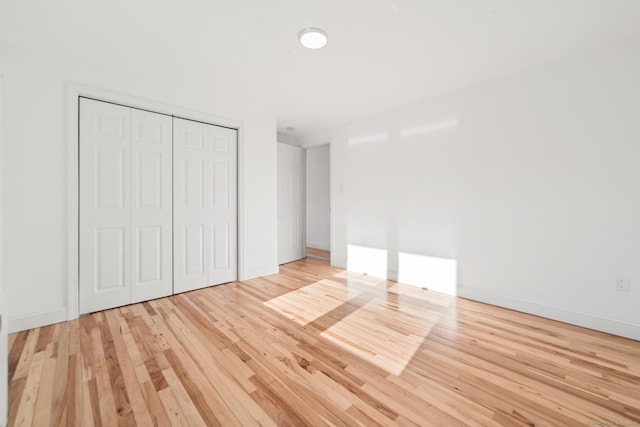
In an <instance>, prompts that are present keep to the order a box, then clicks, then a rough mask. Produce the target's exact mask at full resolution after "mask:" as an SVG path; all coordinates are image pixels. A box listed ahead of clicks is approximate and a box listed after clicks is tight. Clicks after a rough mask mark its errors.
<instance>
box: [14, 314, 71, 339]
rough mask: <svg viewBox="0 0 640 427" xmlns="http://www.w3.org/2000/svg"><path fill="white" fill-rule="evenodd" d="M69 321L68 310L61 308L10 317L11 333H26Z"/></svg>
mask: <svg viewBox="0 0 640 427" xmlns="http://www.w3.org/2000/svg"><path fill="white" fill-rule="evenodd" d="M66 320H67V308H66V307H59V308H52V309H50V310H44V311H38V312H36V313H26V314H18V315H10V316H9V324H8V325H7V326H8V328H9V333H10V334H12V333H14V332H20V331H25V330H27V329H33V328H39V327H41V326H47V325H53V324H54V323H59V322H64V321H66Z"/></svg>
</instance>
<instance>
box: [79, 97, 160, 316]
mask: <svg viewBox="0 0 640 427" xmlns="http://www.w3.org/2000/svg"><path fill="white" fill-rule="evenodd" d="M171 125H172V124H171V117H169V116H166V115H162V114H156V113H150V112H146V111H141V110H137V109H133V108H129V107H124V106H120V105H114V104H110V103H106V102H101V101H94V100H90V99H85V98H81V99H80V147H79V152H80V230H79V232H80V242H79V243H80V253H79V257H80V259H79V261H80V263H79V265H80V295H79V296H80V299H79V300H80V307H79V308H80V313H90V312H93V311H98V310H104V309H106V308H111V307H117V306H121V305H126V304H130V303H131V302H137V301H144V300H150V299H153V298H159V297H162V296H166V295H170V294H171V293H172V274H171V273H172V257H171V238H172V236H171V226H172V221H171V210H172V194H171V181H172V170H171V151H172V135H171Z"/></svg>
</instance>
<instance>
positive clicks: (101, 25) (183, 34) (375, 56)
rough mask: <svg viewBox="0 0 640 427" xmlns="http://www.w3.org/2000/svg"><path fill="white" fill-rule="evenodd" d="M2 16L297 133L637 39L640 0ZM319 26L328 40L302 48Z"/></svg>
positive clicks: (71, 3)
mask: <svg viewBox="0 0 640 427" xmlns="http://www.w3.org/2000/svg"><path fill="white" fill-rule="evenodd" d="M0 20H1V21H0V41H1V42H2V44H3V45H4V46H5V47H13V48H18V49H24V50H28V51H30V52H34V53H36V54H39V55H44V56H49V57H55V58H66V59H69V60H73V61H82V62H83V63H86V64H87V65H88V66H95V67H101V68H103V69H107V70H113V71H114V72H119V73H126V74H128V75H133V76H138V77H140V76H148V75H152V76H153V78H154V79H155V80H156V81H157V82H160V83H161V84H165V85H171V86H172V87H177V88H180V89H181V90H184V91H193V92H196V91H197V92H198V93H201V94H205V95H206V96H211V97H216V98H218V99H222V100H229V101H230V102H231V100H233V102H236V103H240V104H244V105H251V106H254V107H256V108H261V109H268V111H269V112H270V114H272V115H273V116H274V117H276V118H277V121H278V130H279V131H280V132H283V133H286V134H289V135H291V136H294V137H300V136H303V135H306V134H309V133H312V132H315V131H318V130H321V129H324V128H327V127H331V126H335V125H337V124H341V123H345V122H349V121H352V120H354V119H357V118H359V117H362V116H366V115H369V114H372V113H375V112H378V111H383V110H386V109H390V108H393V107H397V106H400V105H404V104H407V103H410V102H413V101H417V100H419V99H423V98H426V97H429V96H432V95H434V94H438V93H442V92H446V91H450V90H454V89H456V88H460V87H463V86H468V85H472V84H475V83H478V82H481V81H484V80H487V79H491V78H494V77H497V76H500V75H504V74H508V73H512V72H516V71H519V70H523V69H526V68H528V67H531V66H533V65H536V64H540V63H543V62H547V61H549V60H553V59H555V58H559V57H562V56H566V55H570V54H572V53H575V52H579V51H582V50H586V49H589V48H592V47H597V46H603V45H608V44H613V43H617V42H620V41H623V40H626V39H630V38H634V37H638V36H640V1H638V0H270V1H265V0H254V1H250V0H228V1H216V0H181V1H175V0H111V1H106V0H102V1H98V0H57V1H48V0H40V1H34V0H11V1H10V0H0ZM308 26H315V27H320V28H323V29H324V30H325V31H327V33H328V35H329V44H328V45H327V47H326V48H324V49H321V50H317V51H312V50H307V49H305V48H303V47H301V46H300V45H299V43H298V40H297V38H296V36H297V34H298V32H299V31H300V30H301V29H302V28H304V27H308ZM290 126H293V127H295V128H296V131H293V132H292V131H287V130H286V129H285V128H286V127H290Z"/></svg>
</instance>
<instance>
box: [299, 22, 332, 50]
mask: <svg viewBox="0 0 640 427" xmlns="http://www.w3.org/2000/svg"><path fill="white" fill-rule="evenodd" d="M298 39H299V40H300V43H302V46H304V47H306V48H308V49H320V48H321V47H324V46H325V45H326V44H327V40H328V38H327V33H325V32H324V31H323V30H321V29H320V28H314V27H309V28H305V29H303V30H302V31H300V32H299V33H298Z"/></svg>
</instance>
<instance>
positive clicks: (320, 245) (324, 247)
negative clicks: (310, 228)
mask: <svg viewBox="0 0 640 427" xmlns="http://www.w3.org/2000/svg"><path fill="white" fill-rule="evenodd" d="M307 247H308V248H313V249H322V250H323V251H330V250H331V245H329V244H326V245H325V244H323V243H313V242H307Z"/></svg>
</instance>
